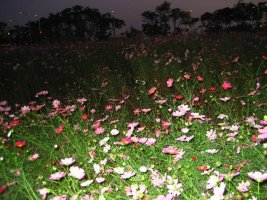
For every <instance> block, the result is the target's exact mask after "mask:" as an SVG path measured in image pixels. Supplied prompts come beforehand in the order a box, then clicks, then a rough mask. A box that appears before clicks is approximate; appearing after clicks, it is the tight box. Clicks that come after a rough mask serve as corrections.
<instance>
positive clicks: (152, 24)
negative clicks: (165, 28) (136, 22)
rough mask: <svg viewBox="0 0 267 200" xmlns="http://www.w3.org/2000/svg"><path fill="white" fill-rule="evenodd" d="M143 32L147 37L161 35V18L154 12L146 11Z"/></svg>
mask: <svg viewBox="0 0 267 200" xmlns="http://www.w3.org/2000/svg"><path fill="white" fill-rule="evenodd" d="M142 17H143V22H144V24H142V28H143V32H144V33H145V34H147V35H158V34H159V33H160V26H159V17H158V15H157V13H155V12H152V11H145V12H143V13H142Z"/></svg>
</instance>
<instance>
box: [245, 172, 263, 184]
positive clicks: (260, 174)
mask: <svg viewBox="0 0 267 200" xmlns="http://www.w3.org/2000/svg"><path fill="white" fill-rule="evenodd" d="M248 176H249V177H250V178H251V179H253V180H255V181H257V182H259V183H260V182H263V181H265V180H267V173H266V172H259V171H256V172H249V173H248Z"/></svg>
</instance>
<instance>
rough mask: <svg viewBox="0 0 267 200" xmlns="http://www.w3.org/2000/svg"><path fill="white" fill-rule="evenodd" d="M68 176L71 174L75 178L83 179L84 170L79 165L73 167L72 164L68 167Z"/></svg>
mask: <svg viewBox="0 0 267 200" xmlns="http://www.w3.org/2000/svg"><path fill="white" fill-rule="evenodd" d="M69 176H72V177H74V178H77V179H79V180H81V179H83V178H84V176H85V171H84V170H83V169H82V168H80V167H74V166H72V167H71V168H70V173H69Z"/></svg>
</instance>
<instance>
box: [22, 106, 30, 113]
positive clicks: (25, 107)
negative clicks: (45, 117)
mask: <svg viewBox="0 0 267 200" xmlns="http://www.w3.org/2000/svg"><path fill="white" fill-rule="evenodd" d="M30 111H31V108H30V106H23V107H21V113H22V114H23V115H26V114H27V113H28V112H30Z"/></svg>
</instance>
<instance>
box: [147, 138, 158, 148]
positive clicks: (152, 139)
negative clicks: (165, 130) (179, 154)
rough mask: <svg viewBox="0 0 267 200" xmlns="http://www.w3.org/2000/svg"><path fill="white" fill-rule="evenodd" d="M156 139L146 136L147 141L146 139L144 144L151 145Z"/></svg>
mask: <svg viewBox="0 0 267 200" xmlns="http://www.w3.org/2000/svg"><path fill="white" fill-rule="evenodd" d="M156 141H157V140H156V139H154V138H148V139H147V141H146V143H145V145H146V146H151V145H153V144H155V143H156Z"/></svg>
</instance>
